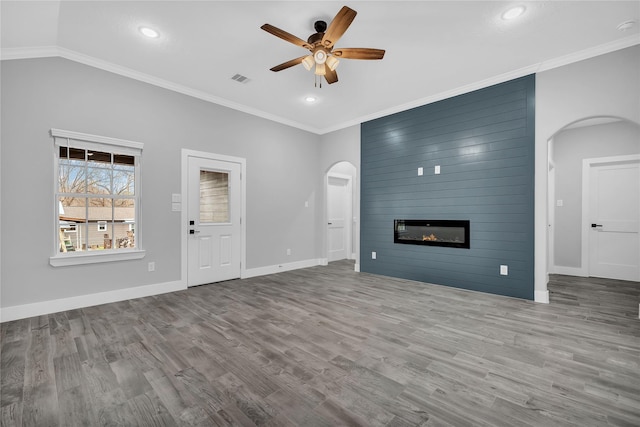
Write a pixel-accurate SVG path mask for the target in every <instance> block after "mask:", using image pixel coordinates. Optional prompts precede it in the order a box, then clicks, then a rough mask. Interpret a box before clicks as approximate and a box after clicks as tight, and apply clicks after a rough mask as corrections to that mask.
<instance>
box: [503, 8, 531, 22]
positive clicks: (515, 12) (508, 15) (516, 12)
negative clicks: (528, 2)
mask: <svg viewBox="0 0 640 427" xmlns="http://www.w3.org/2000/svg"><path fill="white" fill-rule="evenodd" d="M524 11H525V7H524V6H516V7H512V8H511V9H509V10H507V11H506V12H504V13H503V14H502V19H504V20H505V21H509V20H511V19H515V18H517V17H518V16H520V15H522V14H523V13H524Z"/></svg>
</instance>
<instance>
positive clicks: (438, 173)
mask: <svg viewBox="0 0 640 427" xmlns="http://www.w3.org/2000/svg"><path fill="white" fill-rule="evenodd" d="M435 174H436V175H440V165H436V168H435Z"/></svg>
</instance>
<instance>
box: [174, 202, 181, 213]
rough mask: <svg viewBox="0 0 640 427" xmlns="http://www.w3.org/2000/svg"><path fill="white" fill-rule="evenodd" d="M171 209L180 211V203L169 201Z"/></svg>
mask: <svg viewBox="0 0 640 427" xmlns="http://www.w3.org/2000/svg"><path fill="white" fill-rule="evenodd" d="M171 210H172V211H173V212H180V211H181V210H182V205H181V204H180V203H175V202H174V203H171Z"/></svg>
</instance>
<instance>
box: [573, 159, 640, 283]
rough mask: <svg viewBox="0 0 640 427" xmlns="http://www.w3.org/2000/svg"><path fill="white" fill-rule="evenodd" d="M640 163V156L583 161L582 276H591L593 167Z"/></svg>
mask: <svg viewBox="0 0 640 427" xmlns="http://www.w3.org/2000/svg"><path fill="white" fill-rule="evenodd" d="M633 161H640V154H630V155H627V156H612V157H597V158H593V159H583V160H582V257H581V262H580V270H579V271H580V276H583V277H588V276H589V231H590V228H591V226H590V224H591V222H590V219H589V195H590V194H591V193H590V191H591V187H590V182H589V181H590V171H591V168H592V167H593V166H597V165H605V164H615V163H624V162H633Z"/></svg>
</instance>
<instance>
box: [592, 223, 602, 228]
mask: <svg viewBox="0 0 640 427" xmlns="http://www.w3.org/2000/svg"><path fill="white" fill-rule="evenodd" d="M596 227H602V224H591V228H596Z"/></svg>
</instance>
